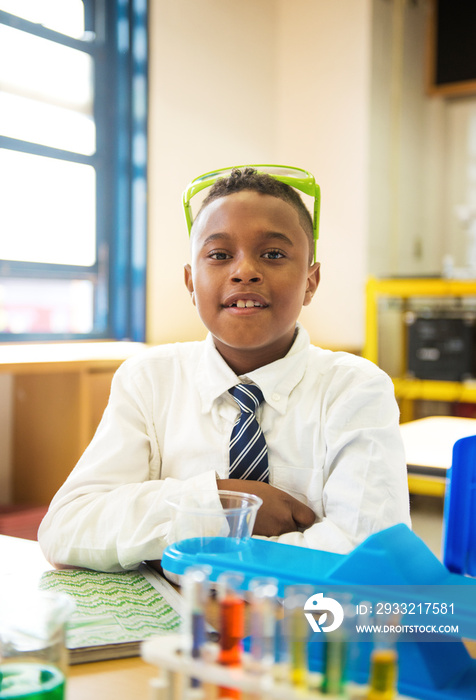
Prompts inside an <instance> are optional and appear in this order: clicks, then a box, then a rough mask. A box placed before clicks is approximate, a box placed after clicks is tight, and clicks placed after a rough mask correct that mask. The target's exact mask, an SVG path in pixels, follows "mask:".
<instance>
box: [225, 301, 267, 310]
mask: <svg viewBox="0 0 476 700" xmlns="http://www.w3.org/2000/svg"><path fill="white" fill-rule="evenodd" d="M231 306H237V307H238V308H239V309H252V308H253V307H254V306H261V304H260V303H259V301H253V300H252V299H246V300H245V299H238V301H236V302H234V303H233V304H232V305H231Z"/></svg>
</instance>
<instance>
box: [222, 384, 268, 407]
mask: <svg viewBox="0 0 476 700" xmlns="http://www.w3.org/2000/svg"><path fill="white" fill-rule="evenodd" d="M228 391H229V392H230V394H231V395H232V396H233V398H234V399H235V401H236V403H237V404H238V406H239V407H240V410H241V411H242V412H243V411H245V412H246V413H255V411H256V409H257V408H258V406H259V405H260V403H261V402H262V401H264V396H263V392H262V391H261V389H260V388H259V386H256V384H237V385H236V386H233V387H231V389H229V390H228Z"/></svg>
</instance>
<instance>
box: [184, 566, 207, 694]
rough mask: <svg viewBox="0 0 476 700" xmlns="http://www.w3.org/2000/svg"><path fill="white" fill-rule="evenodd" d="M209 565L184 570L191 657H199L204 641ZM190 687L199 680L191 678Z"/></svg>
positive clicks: (195, 684)
mask: <svg viewBox="0 0 476 700" xmlns="http://www.w3.org/2000/svg"><path fill="white" fill-rule="evenodd" d="M210 572H211V569H210V567H209V566H190V567H188V568H187V569H186V570H185V573H184V580H183V594H184V598H185V604H186V610H187V615H186V626H187V627H186V629H185V633H186V638H187V644H188V649H187V651H188V652H189V653H190V655H191V656H192V658H194V659H198V658H200V654H201V650H202V647H203V645H204V644H205V642H206V620H205V610H206V606H207V601H208V596H209V575H210ZM191 685H192V687H198V686H199V685H200V682H199V681H198V680H197V679H195V678H192V679H191Z"/></svg>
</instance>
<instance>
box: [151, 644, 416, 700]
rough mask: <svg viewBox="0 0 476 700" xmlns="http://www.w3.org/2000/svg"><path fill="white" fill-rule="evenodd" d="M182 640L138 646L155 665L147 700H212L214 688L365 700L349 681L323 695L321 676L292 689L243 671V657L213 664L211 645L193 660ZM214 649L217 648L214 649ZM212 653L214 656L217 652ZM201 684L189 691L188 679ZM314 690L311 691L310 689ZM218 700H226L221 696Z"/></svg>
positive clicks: (288, 699) (284, 699)
mask: <svg viewBox="0 0 476 700" xmlns="http://www.w3.org/2000/svg"><path fill="white" fill-rule="evenodd" d="M185 645H186V637H185V636H184V635H181V634H174V635H168V636H167V637H152V638H150V639H148V640H147V641H145V642H143V644H142V651H141V655H142V658H143V659H144V660H145V661H147V662H148V663H150V664H152V665H154V666H157V668H158V670H159V678H158V682H155V683H154V682H152V686H151V687H152V689H151V696H150V697H151V700H192V699H193V700H199V699H200V700H214V699H215V698H216V697H218V696H217V695H216V694H215V689H216V688H234V689H238V690H240V691H241V693H242V700H247V698H250V700H251V699H252V700H320V699H322V700H343V698H345V699H346V700H365V699H366V697H367V686H364V685H359V684H356V683H352V682H349V683H347V685H346V690H345V694H344V695H331V694H323V693H322V692H321V691H320V690H319V687H320V684H321V683H320V682H321V680H322V676H321V674H319V673H315V674H313V678H312V681H313V683H312V686H313V689H311V690H308V689H306V688H304V687H302V686H293V685H292V684H291V683H290V682H289V681H287V680H281V679H280V678H279V677H278V678H277V677H276V674H275V673H274V672H273V670H272V669H271V670H270V671H268V672H265V673H261V674H259V673H256V672H252V671H251V670H248V669H247V655H246V654H245V655H244V657H243V664H242V666H241V667H239V668H237V667H233V668H228V667H226V666H221V665H219V664H218V663H216V661H214V648H213V645H211V646H209V647H208V650H207V653H206V655H205V657H204V658H203V659H193V658H191V657H190V656H189V655H187V654H186V653H184V652H183V649H184V648H185ZM217 650H218V647H217ZM217 650H216V653H217ZM192 678H194V679H197V680H198V681H200V683H201V684H202V687H200V688H191V679H192ZM314 688H315V689H314ZM220 700H226V698H224V697H223V696H222V695H221V696H220ZM394 700H415V699H414V698H411V697H410V696H407V695H395V698H394Z"/></svg>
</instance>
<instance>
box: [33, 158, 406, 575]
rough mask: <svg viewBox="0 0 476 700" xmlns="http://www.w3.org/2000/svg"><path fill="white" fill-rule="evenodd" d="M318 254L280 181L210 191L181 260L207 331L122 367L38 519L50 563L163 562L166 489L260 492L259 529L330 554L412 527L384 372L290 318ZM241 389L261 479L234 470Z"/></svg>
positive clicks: (110, 565)
mask: <svg viewBox="0 0 476 700" xmlns="http://www.w3.org/2000/svg"><path fill="white" fill-rule="evenodd" d="M313 250H314V240H313V221H312V217H311V216H310V214H309V212H308V210H307V209H306V207H305V205H304V204H303V202H302V199H301V197H300V196H299V195H298V194H297V193H296V191H295V190H294V189H293V188H291V187H289V186H288V185H287V184H284V183H283V182H281V181H280V180H278V179H276V178H275V177H273V176H270V175H267V174H263V173H261V172H257V171H256V170H255V169H253V168H242V169H235V170H233V171H232V173H231V175H229V176H228V177H225V178H222V179H219V180H218V181H217V182H216V183H215V184H214V185H213V187H211V189H210V191H209V194H208V196H207V197H206V199H205V200H204V202H203V204H202V207H201V209H200V212H199V214H198V216H197V218H196V219H195V222H194V224H193V228H192V232H191V264H190V265H186V266H185V283H186V286H187V289H188V291H189V293H190V295H191V299H192V303H193V304H194V305H195V306H196V307H197V310H198V313H199V315H200V318H201V320H202V321H203V323H204V324H205V326H206V327H207V329H208V331H209V334H208V336H207V339H206V340H205V341H200V342H188V343H177V344H169V345H162V346H158V347H155V348H151V349H148V350H146V351H145V352H144V353H141V354H140V356H135V357H133V358H131V359H129V360H127V361H126V362H124V364H123V365H122V366H121V367H120V368H119V370H118V371H117V372H116V374H115V377H114V380H113V383H112V388H111V395H110V400H109V404H108V406H107V408H106V411H105V413H104V416H103V419H102V421H101V423H100V425H99V428H98V430H97V432H96V435H95V437H94V438H93V440H92V442H91V444H90V445H89V447H88V448H87V449H86V451H85V453H84V455H83V456H82V457H81V459H80V461H79V462H78V464H77V465H76V467H75V468H74V470H73V471H72V473H71V474H70V476H69V477H68V479H67V480H66V482H65V483H64V485H63V486H62V487H61V488H60V489H59V491H58V493H57V494H56V496H55V497H54V499H53V501H52V503H51V506H50V509H49V511H48V513H47V515H46V516H45V518H44V520H43V523H42V524H41V527H40V530H39V541H40V545H41V546H42V548H43V551H44V553H45V555H46V557H47V558H48V559H49V560H50V561H51V562H54V563H55V564H57V565H71V566H81V567H87V568H92V569H97V570H103V571H117V570H121V569H132V568H135V567H137V566H138V565H139V564H140V562H141V561H143V560H147V561H153V562H155V561H157V560H160V557H161V555H162V552H163V550H164V548H165V547H166V546H167V545H168V544H169V543H170V538H171V534H170V530H171V522H170V512H169V508H168V506H167V504H166V502H165V501H166V498H168V497H169V496H171V495H172V494H176V493H177V492H187V491H191V492H196V491H197V490H198V489H221V488H223V489H228V490H234V491H245V492H248V493H254V494H257V495H258V496H260V497H261V498H262V499H263V505H262V507H261V508H260V510H259V511H258V517H257V520H256V525H255V529H254V535H258V536H266V537H270V538H272V539H273V540H276V541H278V542H284V543H289V544H295V545H302V546H305V547H312V548H317V549H323V550H327V551H334V552H339V553H346V552H348V551H350V550H351V549H352V548H354V547H355V546H356V545H357V544H358V543H359V542H361V541H362V540H364V539H365V538H366V537H367V536H368V535H370V534H371V533H373V532H376V531H378V530H381V529H383V528H386V527H390V526H391V525H394V524H396V523H399V522H404V523H407V524H410V521H409V506H408V488H407V482H406V465H405V458H404V453H403V447H402V443H401V440H400V435H399V429H398V420H399V417H398V409H397V405H396V402H395V399H394V393H393V387H392V383H391V381H390V379H389V378H388V376H387V375H386V374H385V373H383V372H382V371H381V370H380V369H379V368H377V367H376V366H375V365H373V364H372V363H370V362H368V361H366V360H364V359H362V358H359V357H356V356H354V355H351V354H348V353H344V352H331V351H329V350H323V349H321V348H318V347H315V346H312V345H310V342H309V336H308V334H307V332H306V331H305V329H304V328H303V327H302V326H301V325H300V324H299V323H298V322H297V318H298V315H299V313H300V310H301V308H302V306H303V305H304V306H305V305H308V304H309V303H310V302H311V299H312V297H313V296H314V293H315V292H316V289H317V287H318V284H319V264H318V263H314V262H313ZM339 322H345V321H342V320H341V321H339V320H338V319H336V323H339ZM238 384H240V385H245V390H246V389H247V388H248V387H250V386H252V387H259V390H261V392H262V394H263V397H264V399H263V401H262V403H260V405H259V407H258V409H257V411H256V418H257V420H258V423H259V426H260V427H261V430H262V434H263V436H264V438H265V441H266V449H265V450H263V454H265V456H266V459H267V468H266V474H264V475H263V474H261V475H259V476H255V477H254V478H252V479H246V480H244V479H241V478H234V472H231V473H230V450H229V447H230V436H231V433H232V430H233V426H234V424H235V422H236V421H237V420H238V419H239V415H240V410H239V408H238V403H237V401H236V400H235V399H234V397H233V396H232V394H231V393H230V391H229V390H230V389H232V388H233V387H235V386H236V385H238ZM257 402H258V401H257ZM260 439H261V436H260ZM256 479H262V480H256Z"/></svg>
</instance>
